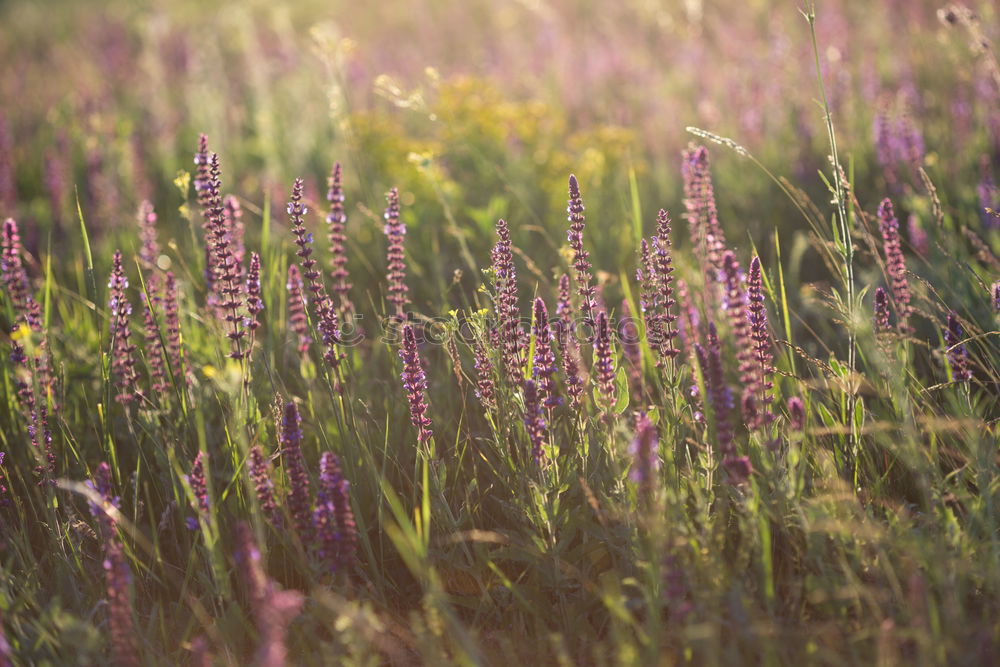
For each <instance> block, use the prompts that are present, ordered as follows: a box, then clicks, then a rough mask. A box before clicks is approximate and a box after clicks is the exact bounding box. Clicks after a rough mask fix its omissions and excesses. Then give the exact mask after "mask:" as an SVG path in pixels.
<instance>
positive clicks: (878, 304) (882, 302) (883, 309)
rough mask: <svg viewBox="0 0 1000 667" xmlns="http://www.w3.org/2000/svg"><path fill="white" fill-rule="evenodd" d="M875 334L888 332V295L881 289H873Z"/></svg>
mask: <svg viewBox="0 0 1000 667" xmlns="http://www.w3.org/2000/svg"><path fill="white" fill-rule="evenodd" d="M874 323H875V333H885V332H887V331H889V326H890V325H889V293H888V292H886V291H885V289H884V288H882V287H877V288H875V321H874Z"/></svg>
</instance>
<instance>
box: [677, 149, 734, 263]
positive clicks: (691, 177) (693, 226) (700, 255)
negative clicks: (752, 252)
mask: <svg viewBox="0 0 1000 667" xmlns="http://www.w3.org/2000/svg"><path fill="white" fill-rule="evenodd" d="M683 157H684V160H683V162H682V163H681V173H682V175H683V177H684V208H685V210H686V212H685V216H684V217H685V219H686V220H687V222H688V228H689V231H690V233H691V241H692V243H693V244H694V251H695V256H696V257H697V259H698V263H699V264H700V265H701V266H703V267H704V268H705V272H706V274H707V275H708V276H709V277H714V276H717V275H719V274H720V273H721V272H722V253H723V252H724V251H725V248H726V237H725V235H724V234H723V232H722V227H721V225H720V224H719V215H718V210H717V208H716V204H715V190H714V188H713V186H712V173H711V169H710V167H709V162H708V150H707V149H706V148H705V147H704V146H696V145H694V144H691V145H690V146H688V149H687V150H686V151H684V154H683Z"/></svg>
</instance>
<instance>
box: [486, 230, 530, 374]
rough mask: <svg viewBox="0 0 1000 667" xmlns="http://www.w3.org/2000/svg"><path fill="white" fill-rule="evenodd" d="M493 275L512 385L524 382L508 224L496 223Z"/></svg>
mask: <svg viewBox="0 0 1000 667" xmlns="http://www.w3.org/2000/svg"><path fill="white" fill-rule="evenodd" d="M490 254H491V255H492V259H493V275H494V279H495V280H496V284H495V289H496V303H495V304H494V309H495V311H496V317H497V322H498V327H499V332H498V333H499V337H500V345H501V348H502V350H503V355H502V361H503V370H504V374H505V375H506V377H507V380H508V381H509V382H510V383H511V384H512V385H517V384H519V383H520V381H521V375H522V374H523V371H522V370H521V364H522V361H523V360H522V358H521V337H522V336H523V332H522V330H521V312H520V310H519V308H518V305H517V271H516V270H515V268H514V253H513V245H512V243H511V240H510V229H509V228H508V227H507V221H506V220H503V219H500V220H498V221H497V243H496V245H495V246H493V251H492V252H491V253H490Z"/></svg>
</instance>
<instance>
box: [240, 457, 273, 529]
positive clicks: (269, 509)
mask: <svg viewBox="0 0 1000 667" xmlns="http://www.w3.org/2000/svg"><path fill="white" fill-rule="evenodd" d="M247 468H248V470H249V471H250V480H251V481H252V482H253V488H254V492H255V493H256V495H257V502H258V503H260V509H261V511H262V512H263V513H264V516H265V517H267V520H268V521H270V522H271V525H273V526H278V525H280V524H281V515H280V514H278V504H277V502H276V500H275V497H274V481H273V480H272V479H271V468H270V466H269V465H268V463H267V459H266V458H265V457H264V449H263V447H261V446H260V445H254V446H253V447H251V448H250V456H249V458H248V459H247Z"/></svg>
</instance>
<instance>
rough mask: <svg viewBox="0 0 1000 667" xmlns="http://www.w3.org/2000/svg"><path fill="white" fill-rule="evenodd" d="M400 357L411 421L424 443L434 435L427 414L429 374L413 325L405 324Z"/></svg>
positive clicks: (418, 439)
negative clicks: (424, 365)
mask: <svg viewBox="0 0 1000 667" xmlns="http://www.w3.org/2000/svg"><path fill="white" fill-rule="evenodd" d="M399 357H400V358H401V359H402V360H403V372H402V375H401V378H402V381H403V389H405V390H406V401H407V403H409V406H410V421H411V422H412V423H413V425H414V426H415V427H416V428H417V441H418V442H421V443H424V442H427V441H428V440H430V439H431V436H432V435H434V432H433V431H432V430H431V425H432V424H431V419H430V417H428V416H427V397H426V394H427V375H426V374H425V373H424V367H423V363H422V362H421V360H420V353H419V352H418V351H417V339H416V336H415V335H414V333H413V327H412V326H411V325H409V324H405V325H403V346H402V348H401V349H400V351H399Z"/></svg>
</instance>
